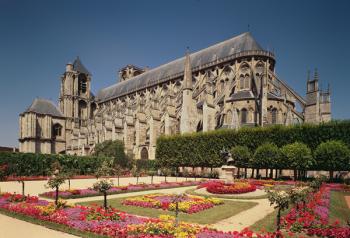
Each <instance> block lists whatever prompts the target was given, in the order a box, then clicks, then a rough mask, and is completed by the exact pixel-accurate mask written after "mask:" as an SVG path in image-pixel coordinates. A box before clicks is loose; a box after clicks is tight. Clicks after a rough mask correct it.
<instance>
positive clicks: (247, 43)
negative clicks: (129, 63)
mask: <svg viewBox="0 0 350 238" xmlns="http://www.w3.org/2000/svg"><path fill="white" fill-rule="evenodd" d="M250 50H264V49H263V48H262V47H261V46H260V45H259V44H258V43H257V42H256V41H255V39H254V38H253V37H252V35H251V34H250V33H249V32H246V33H243V34H241V35H238V36H236V37H233V38H231V39H229V40H226V41H223V42H221V43H218V44H215V45H213V46H210V47H208V48H205V49H203V50H200V51H197V52H195V53H192V54H191V67H192V68H193V67H197V66H200V65H203V64H207V63H210V62H212V61H215V60H217V59H221V58H224V57H227V56H230V55H232V54H235V53H239V52H243V51H250ZM184 60H185V57H182V58H179V59H176V60H174V61H171V62H169V63H167V64H163V65H161V66H159V67H157V68H154V69H151V70H149V71H147V72H145V73H143V74H140V75H137V76H135V77H133V78H132V79H129V80H126V81H123V82H119V83H117V84H114V85H112V86H110V87H107V88H104V89H101V90H100V91H99V92H98V94H97V100H98V101H100V102H103V101H107V100H110V99H113V98H117V97H119V96H121V95H124V94H127V93H131V92H133V91H136V90H138V89H141V88H144V87H147V86H150V85H154V84H157V83H158V82H159V81H160V80H162V79H165V78H167V77H170V76H172V75H175V74H181V73H183V71H184Z"/></svg>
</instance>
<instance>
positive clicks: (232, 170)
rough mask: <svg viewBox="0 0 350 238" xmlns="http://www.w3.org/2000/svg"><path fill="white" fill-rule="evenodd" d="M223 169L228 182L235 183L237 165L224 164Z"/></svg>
mask: <svg viewBox="0 0 350 238" xmlns="http://www.w3.org/2000/svg"><path fill="white" fill-rule="evenodd" d="M221 169H222V172H223V174H224V179H225V181H226V183H234V181H235V174H236V170H237V167H236V166H233V165H223V166H222V167H221Z"/></svg>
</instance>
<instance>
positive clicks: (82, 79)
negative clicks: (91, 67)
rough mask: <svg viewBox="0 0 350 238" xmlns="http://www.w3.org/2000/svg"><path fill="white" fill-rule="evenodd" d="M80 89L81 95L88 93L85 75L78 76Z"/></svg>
mask: <svg viewBox="0 0 350 238" xmlns="http://www.w3.org/2000/svg"><path fill="white" fill-rule="evenodd" d="M78 88H79V92H80V93H86V91H87V79H86V76H85V74H79V76H78Z"/></svg>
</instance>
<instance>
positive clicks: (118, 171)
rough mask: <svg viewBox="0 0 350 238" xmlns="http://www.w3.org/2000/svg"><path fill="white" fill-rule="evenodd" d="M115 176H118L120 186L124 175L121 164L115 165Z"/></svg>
mask: <svg viewBox="0 0 350 238" xmlns="http://www.w3.org/2000/svg"><path fill="white" fill-rule="evenodd" d="M113 174H114V175H115V176H117V180H118V186H119V178H120V176H121V175H122V174H123V168H122V167H121V166H120V165H119V164H115V165H114V168H113Z"/></svg>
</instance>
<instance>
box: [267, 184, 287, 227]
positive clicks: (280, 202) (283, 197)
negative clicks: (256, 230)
mask: <svg viewBox="0 0 350 238" xmlns="http://www.w3.org/2000/svg"><path fill="white" fill-rule="evenodd" d="M266 192H267V198H268V199H269V201H270V205H273V204H275V209H278V210H277V232H279V231H280V229H281V212H282V211H283V210H286V209H287V208H288V206H289V201H290V200H289V195H288V193H287V192H285V191H283V190H280V191H276V190H267V191H266Z"/></svg>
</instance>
